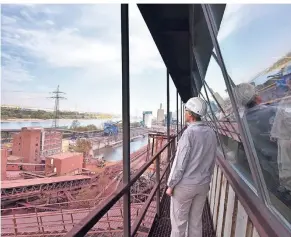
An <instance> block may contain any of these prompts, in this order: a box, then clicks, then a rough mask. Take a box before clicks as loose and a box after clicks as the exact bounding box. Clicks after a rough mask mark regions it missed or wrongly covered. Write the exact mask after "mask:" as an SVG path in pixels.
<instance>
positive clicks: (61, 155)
mask: <svg viewBox="0 0 291 237" xmlns="http://www.w3.org/2000/svg"><path fill="white" fill-rule="evenodd" d="M72 156H83V154H82V153H78V152H69V151H68V152H63V153H59V154H55V155H52V156H48V157H47V158H50V159H52V158H53V159H59V160H62V159H67V158H70V157H72Z"/></svg>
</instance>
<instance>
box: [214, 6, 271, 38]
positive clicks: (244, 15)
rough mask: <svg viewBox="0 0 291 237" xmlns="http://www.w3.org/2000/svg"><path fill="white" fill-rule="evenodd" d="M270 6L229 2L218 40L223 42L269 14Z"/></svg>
mask: <svg viewBox="0 0 291 237" xmlns="http://www.w3.org/2000/svg"><path fill="white" fill-rule="evenodd" d="M269 10H270V9H269V8H266V7H264V8H263V9H262V8H261V5H252V4H227V5H226V8H225V12H224V16H223V19H222V22H221V26H220V29H219V34H218V40H219V42H222V41H223V40H225V39H226V38H228V37H229V36H230V35H232V34H234V33H235V32H237V31H239V30H241V28H243V27H247V26H248V25H249V24H251V23H252V22H253V21H254V20H256V19H257V18H260V17H263V16H264V15H266V14H268V12H269Z"/></svg>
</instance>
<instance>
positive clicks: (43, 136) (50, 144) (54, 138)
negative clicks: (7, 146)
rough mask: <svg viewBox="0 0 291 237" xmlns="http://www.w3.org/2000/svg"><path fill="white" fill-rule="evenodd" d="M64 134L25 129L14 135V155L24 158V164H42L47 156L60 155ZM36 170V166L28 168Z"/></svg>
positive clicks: (40, 129) (38, 129)
mask: <svg viewBox="0 0 291 237" xmlns="http://www.w3.org/2000/svg"><path fill="white" fill-rule="evenodd" d="M61 150H62V133H61V132H58V131H54V130H46V129H43V128H34V127H30V128H27V127H24V128H22V129H21V131H20V133H17V134H14V136H13V146H12V155H13V156H18V157H22V158H23V160H22V162H24V163H41V162H42V160H43V159H44V157H45V156H47V155H54V154H58V153H60V152H61ZM27 169H28V170H34V169H35V167H34V166H29V167H27Z"/></svg>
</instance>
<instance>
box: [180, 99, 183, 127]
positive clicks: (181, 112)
mask: <svg viewBox="0 0 291 237" xmlns="http://www.w3.org/2000/svg"><path fill="white" fill-rule="evenodd" d="M180 100H181V103H180V114H181V122H180V123H181V130H182V129H183V102H182V98H181V97H180Z"/></svg>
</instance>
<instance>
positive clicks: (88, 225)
mask: <svg viewBox="0 0 291 237" xmlns="http://www.w3.org/2000/svg"><path fill="white" fill-rule="evenodd" d="M183 131H184V129H183V130H181V131H180V132H179V134H177V135H175V136H171V138H170V141H169V142H168V143H167V144H166V145H164V146H163V147H162V148H161V149H160V150H159V151H158V152H157V153H156V154H155V155H154V156H153V157H152V158H151V159H150V160H149V161H147V162H146V163H145V164H144V165H143V166H142V167H141V168H140V170H139V171H138V172H137V173H135V174H134V175H133V176H132V178H131V179H130V181H129V183H128V184H123V185H122V186H121V187H120V188H118V189H117V190H116V191H115V192H114V193H113V194H112V196H111V197H109V198H108V200H106V201H105V202H104V203H103V204H102V205H100V206H99V207H97V208H96V209H94V210H92V211H91V212H90V213H89V214H88V215H87V216H86V217H85V218H84V219H83V220H81V221H80V222H79V223H78V224H77V225H75V226H74V227H73V228H72V229H71V230H70V231H69V232H68V233H67V235H66V236H67V237H69V236H70V237H72V236H85V234H86V233H88V232H89V231H90V230H91V229H92V228H93V227H94V225H95V224H96V223H97V222H98V221H99V220H100V219H101V218H102V217H103V216H104V215H106V213H107V212H108V211H109V210H110V209H111V208H112V207H113V206H114V205H115V204H116V203H117V202H118V201H119V200H120V199H121V198H122V196H123V195H124V194H125V193H126V192H129V191H130V189H131V187H132V186H133V185H134V184H135V182H136V181H137V180H138V179H139V178H140V177H141V176H142V175H143V174H145V172H146V171H147V170H148V169H149V168H150V166H151V165H153V164H155V166H156V168H155V176H156V183H155V185H154V187H153V188H152V189H151V192H150V194H149V196H148V198H147V199H146V201H145V202H144V204H143V206H142V208H141V209H140V210H139V214H138V216H137V218H136V219H135V220H134V222H133V224H132V225H131V232H130V234H128V236H134V235H135V234H136V233H137V232H138V229H139V227H140V225H141V223H142V220H143V218H144V217H145V215H146V212H147V210H148V208H149V206H150V204H151V202H152V201H153V199H154V197H156V199H155V201H156V215H157V217H159V215H160V201H161V192H162V191H165V190H161V182H162V180H163V179H164V178H166V176H167V173H169V169H170V167H171V163H172V162H173V159H174V154H175V150H176V144H177V139H178V137H179V135H180V134H181V133H182V132H183ZM167 151H170V152H167ZM163 152H167V157H166V159H165V161H166V165H165V166H164V169H162V170H161V155H162V153H163ZM161 171H162V172H161ZM123 204H124V203H123Z"/></svg>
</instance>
